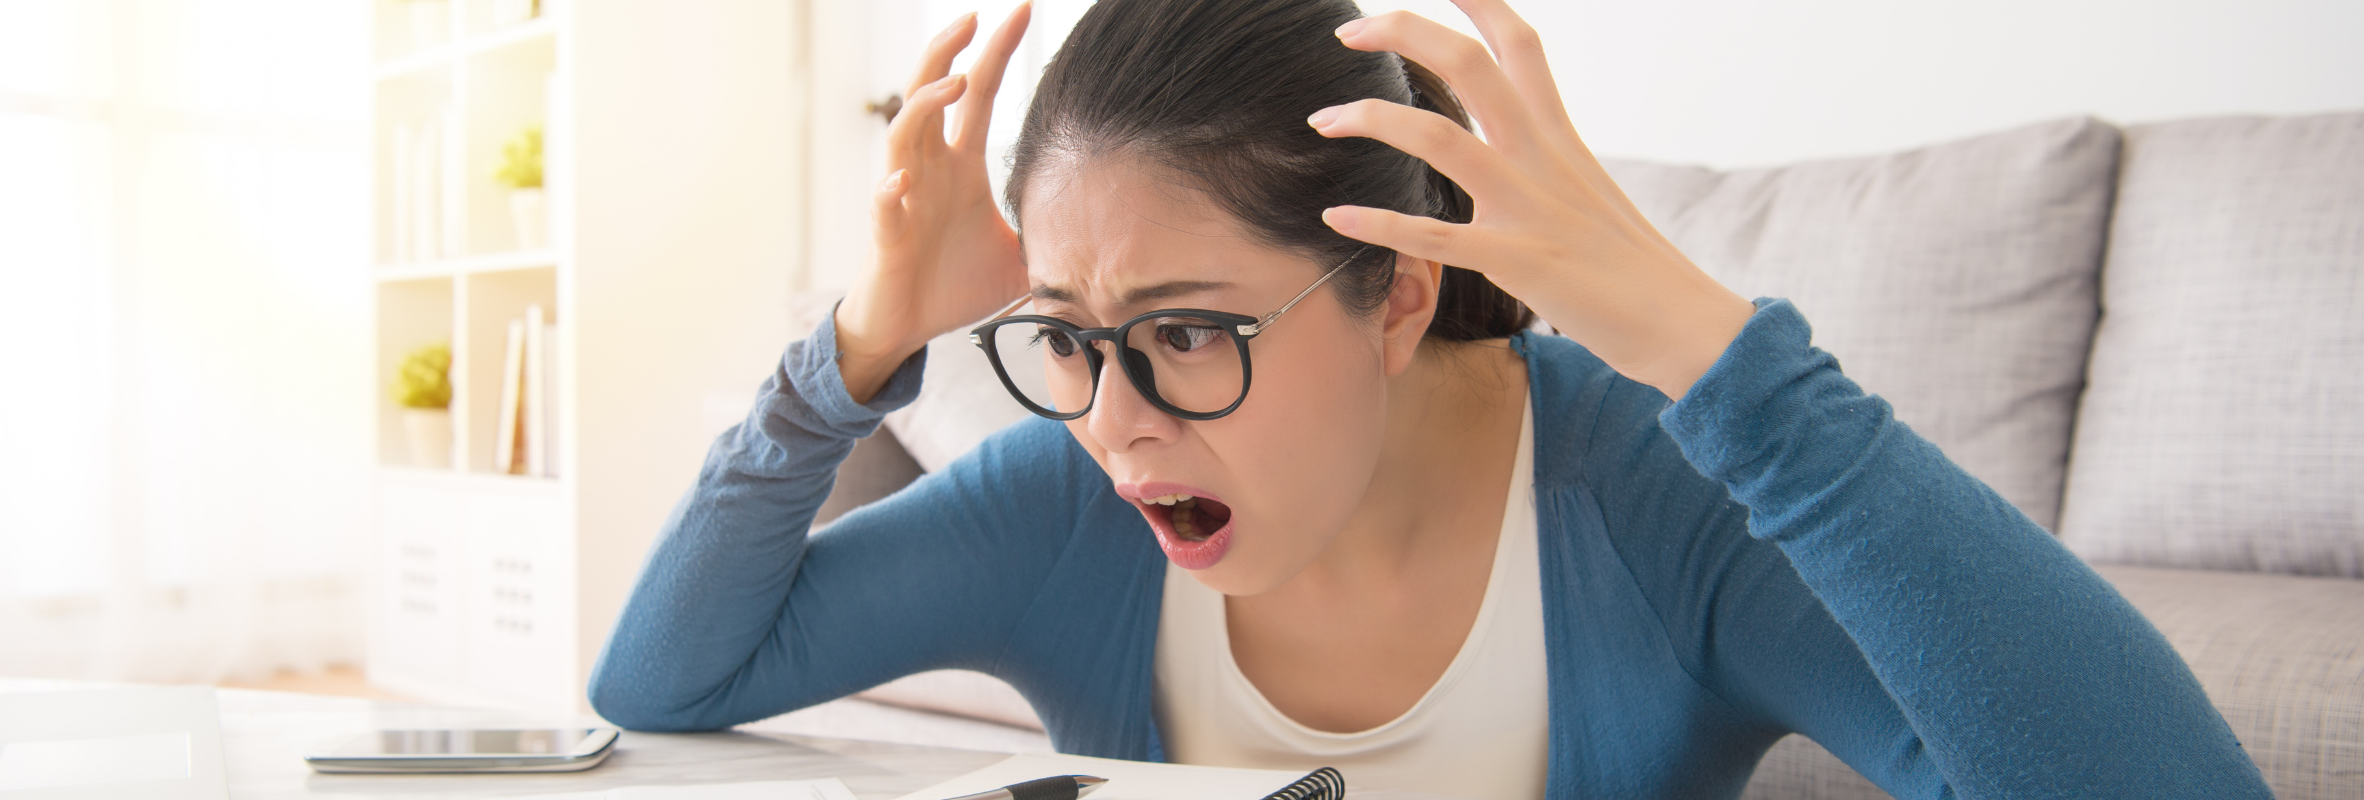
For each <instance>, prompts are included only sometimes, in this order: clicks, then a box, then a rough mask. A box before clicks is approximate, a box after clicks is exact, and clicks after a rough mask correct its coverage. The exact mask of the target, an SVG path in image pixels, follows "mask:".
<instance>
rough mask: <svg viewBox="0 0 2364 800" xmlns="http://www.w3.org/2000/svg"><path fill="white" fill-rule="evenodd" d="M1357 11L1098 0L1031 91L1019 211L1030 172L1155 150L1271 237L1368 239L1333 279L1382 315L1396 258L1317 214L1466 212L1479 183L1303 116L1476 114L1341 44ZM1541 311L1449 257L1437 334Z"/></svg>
mask: <svg viewBox="0 0 2364 800" xmlns="http://www.w3.org/2000/svg"><path fill="white" fill-rule="evenodd" d="M1361 16H1362V11H1361V10H1360V9H1358V8H1356V7H1355V4H1354V2H1353V0H1101V2H1099V3H1096V4H1094V5H1093V6H1092V8H1091V10H1089V11H1087V12H1085V14H1084V16H1083V19H1082V21H1080V22H1078V23H1077V24H1076V26H1075V30H1074V31H1073V32H1072V33H1069V34H1068V36H1067V42H1066V43H1065V44H1063V45H1060V47H1059V52H1058V54H1057V55H1055V56H1053V57H1052V59H1051V62H1050V65H1049V66H1048V67H1046V68H1045V69H1044V70H1043V76H1042V83H1041V84H1040V85H1039V86H1038V87H1037V88H1036V89H1035V93H1034V104H1033V106H1032V107H1030V108H1028V109H1027V111H1026V122H1025V125H1024V126H1023V127H1022V128H1020V129H1019V131H1018V142H1017V146H1016V147H1015V148H1014V150H1013V152H1012V156H1011V167H1012V169H1011V175H1010V180H1009V183H1008V184H1007V185H1006V186H1005V188H1004V191H1005V200H1006V201H1007V202H1008V204H1009V208H1010V213H1011V215H1012V216H1016V214H1017V211H1018V208H1019V205H1020V201H1022V200H1023V199H1024V196H1025V191H1026V185H1027V179H1028V178H1029V177H1031V176H1033V175H1035V174H1037V173H1039V172H1041V171H1042V170H1044V169H1046V168H1051V167H1056V166H1060V165H1072V164H1080V163H1082V162H1083V161H1085V160H1088V159H1091V158H1094V157H1098V156H1103V155H1109V154H1118V153H1122V154H1125V155H1130V156H1135V157H1140V158H1146V159H1148V160H1150V161H1151V162H1152V163H1155V164H1157V165H1159V166H1161V167H1163V168H1165V169H1168V170H1171V171H1172V172H1173V173H1174V174H1175V175H1177V176H1179V177H1180V178H1181V179H1182V180H1183V181H1184V182H1186V183H1187V184H1189V185H1191V186H1192V188H1195V189H1198V190H1200V191H1202V192H1204V193H1205V194H1206V195H1207V196H1208V197H1210V198H1212V199H1213V200H1214V201H1215V202H1216V203H1217V204H1219V205H1221V206H1222V207H1223V208H1224V210H1225V211H1227V212H1229V213H1230V214H1231V216H1232V217H1234V218H1236V219H1238V220H1240V221H1241V222H1242V223H1243V224H1245V225H1246V227H1247V228H1248V229H1249V230H1250V231H1252V232H1253V233H1254V235H1256V236H1257V238H1259V239H1261V240H1262V241H1264V242H1265V243H1266V244H1269V245H1272V246H1275V247H1280V248H1283V249H1287V250H1293V251H1296V252H1299V253H1303V254H1304V255H1306V256H1307V257H1309V258H1312V259H1315V260H1317V261H1321V262H1324V263H1332V264H1334V263H1337V262H1338V260H1340V259H1345V258H1348V257H1350V256H1353V255H1354V253H1355V252H1356V251H1357V250H1364V251H1365V252H1364V253H1363V254H1362V255H1361V256H1355V257H1354V264H1353V265H1351V266H1349V267H1347V268H1346V269H1345V270H1344V271H1341V272H1340V273H1338V277H1337V278H1336V279H1334V280H1332V281H1331V283H1330V285H1331V286H1332V287H1335V289H1336V291H1337V292H1338V296H1339V298H1340V299H1341V300H1342V301H1343V302H1344V303H1345V304H1346V306H1347V308H1349V309H1351V310H1353V311H1355V312H1357V313H1363V314H1369V313H1374V312H1376V311H1377V310H1378V309H1379V308H1380V306H1381V305H1383V304H1384V303H1385V302H1386V300H1387V295H1388V293H1389V292H1390V291H1391V290H1392V289H1393V287H1394V281H1395V269H1394V263H1395V262H1394V256H1395V254H1394V253H1393V252H1391V251H1388V250H1386V249H1383V248H1377V247H1370V248H1368V249H1367V250H1366V249H1365V248H1366V246H1365V244H1364V243H1362V242H1359V241H1356V240H1353V239H1349V238H1347V237H1345V236H1341V235H1339V234H1338V232H1337V231H1334V230H1331V229H1330V227H1329V226H1328V225H1326V224H1323V223H1322V220H1321V212H1322V210H1323V209H1326V208H1329V207H1331V206H1339V205H1360V206H1369V207H1372V208H1384V209H1389V210H1393V211H1400V212H1403V213H1406V214H1413V215H1418V216H1427V217H1435V218H1437V219H1441V220H1445V221H1448V222H1468V221H1469V219H1470V214H1471V213H1472V211H1473V208H1472V204H1471V202H1470V199H1469V195H1468V194H1467V193H1465V192H1463V191H1462V190H1461V187H1459V186H1456V185H1454V183H1453V182H1452V181H1451V180H1449V179H1447V178H1445V176H1444V175H1443V174H1441V173H1438V172H1437V171H1436V170H1435V169H1433V168H1431V167H1429V166H1428V164H1427V163H1426V162H1423V161H1421V160H1419V159H1417V158H1413V157H1412V156H1410V155H1406V154H1405V153H1404V152H1403V151H1400V150H1397V149H1395V148H1393V147H1390V146H1388V145H1386V144H1382V143H1380V142H1378V141H1376V140H1373V139H1364V138H1343V139H1330V138H1327V137H1324V136H1322V135H1321V134H1318V133H1315V132H1314V130H1313V128H1312V127H1310V126H1308V125H1306V124H1305V118H1306V117H1307V116H1309V115H1311V114H1312V113H1313V112H1315V111H1317V110H1320V109H1322V108H1324V107H1327V106H1333V105H1339V104H1342V103H1349V102H1353V101H1355V100H1361V99H1364V98H1371V97H1376V98H1380V99H1383V100H1390V101H1394V102H1398V103H1404V104H1408V105H1414V106H1417V107H1419V108H1424V109H1428V110H1430V111H1434V112H1436V113H1438V114H1442V115H1444V116H1445V117H1446V118H1448V119H1451V120H1453V121H1454V122H1456V123H1459V124H1460V125H1461V127H1463V128H1467V127H1469V117H1468V114H1467V113H1466V112H1464V111H1463V110H1462V108H1461V103H1460V101H1459V100H1458V99H1456V98H1455V97H1454V96H1453V92H1452V90H1451V89H1450V88H1448V87H1447V86H1446V85H1445V82H1444V81H1443V80H1442V79H1440V78H1438V77H1437V76H1436V75H1435V74H1434V73H1431V72H1429V71H1428V70H1426V69H1424V68H1422V67H1420V66H1419V65H1418V64H1415V63H1413V62H1410V61H1406V60H1404V59H1402V58H1399V57H1397V56H1396V55H1395V54H1393V53H1366V52H1362V51H1359V50H1354V49H1351V48H1348V47H1346V46H1345V45H1343V44H1340V43H1339V42H1338V39H1337V36H1336V34H1335V33H1333V31H1335V30H1336V29H1337V27H1338V26H1340V25H1344V24H1346V23H1347V22H1348V21H1350V20H1353V19H1356V18H1358V17H1361ZM1534 321H1535V315H1534V313H1533V312H1531V311H1528V310H1527V307H1526V306H1525V305H1524V304H1521V303H1520V302H1519V301H1518V300H1517V299H1516V298H1513V297H1511V296H1510V294H1509V293H1507V292H1504V291H1502V290H1501V289H1500V288H1498V287H1496V286H1495V285H1494V284H1493V282H1492V281H1489V280H1486V276H1484V275H1481V274H1478V273H1476V272H1473V271H1470V270H1465V269H1461V268H1459V267H1450V266H1448V267H1446V268H1445V276H1444V284H1443V286H1441V287H1440V288H1439V296H1438V298H1437V313H1436V318H1435V320H1434V321H1432V322H1430V323H1429V326H1428V333H1427V335H1428V336H1429V337H1431V338H1436V339H1443V340H1448V341H1467V340H1471V339H1487V338H1495V337H1502V336H1509V335H1511V334H1513V333H1517V332H1518V331H1520V330H1522V329H1524V328H1526V327H1528V326H1529V325H1531V324H1533V323H1534Z"/></svg>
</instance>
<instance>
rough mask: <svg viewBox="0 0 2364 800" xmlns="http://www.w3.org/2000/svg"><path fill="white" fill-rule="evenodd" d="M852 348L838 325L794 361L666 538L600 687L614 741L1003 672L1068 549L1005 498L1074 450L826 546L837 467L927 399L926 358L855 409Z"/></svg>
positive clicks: (974, 465) (594, 695)
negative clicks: (616, 731)
mask: <svg viewBox="0 0 2364 800" xmlns="http://www.w3.org/2000/svg"><path fill="white" fill-rule="evenodd" d="M835 345H836V342H835V329H834V326H832V325H827V324H824V325H822V326H820V329H819V330H817V331H815V332H814V333H813V335H812V336H811V337H809V338H807V339H805V340H803V341H800V342H796V343H794V344H792V345H790V346H789V348H788V350H787V353H786V355H785V356H784V357H783V358H782V359H781V361H780V365H779V367H778V369H777V370H776V371H775V372H774V374H773V375H772V376H771V377H770V378H769V379H768V380H767V381H766V382H765V384H764V386H763V389H762V391H761V393H760V395H759V399H758V401H757V403H756V406H755V408H754V409H753V411H751V412H750V414H749V415H748V417H747V419H746V420H745V421H743V422H741V423H740V424H739V425H737V426H735V427H733V428H732V429H731V430H729V431H727V432H725V433H723V434H722V436H721V437H720V438H719V439H718V440H717V441H716V442H715V443H714V445H713V447H712V448H711V449H710V450H709V451H708V453H707V456H706V462H705V465H704V466H703V467H702V468H701V469H700V470H699V473H698V478H697V482H696V484H695V485H693V486H692V488H691V489H690V491H689V493H688V495H687V496H685V497H683V498H682V500H681V501H680V503H679V504H678V505H677V506H676V507H675V508H674V509H673V512H672V514H671V515H670V516H669V517H668V518H667V520H666V522H665V526H664V529H663V531H662V533H661V535H660V537H659V539H658V541H657V544H656V545H655V547H654V549H653V550H652V551H651V552H650V554H649V557H648V561H647V563H646V564H645V566H644V567H643V568H642V571H641V574H640V578H639V581H638V583H637V584H635V586H634V587H633V590H632V594H631V596H630V598H629V599H628V600H627V601H626V602H625V605H624V609H623V612H622V614H621V616H620V618H619V619H618V621H617V624H616V628H615V631H614V633H613V634H612V635H611V637H610V638H609V640H608V643H607V647H606V649H605V650H604V651H603V652H602V653H601V654H600V657H599V661H598V664H597V665H596V667H595V668H594V669H593V672H592V675H591V682H590V700H591V704H592V707H593V708H594V709H596V710H597V711H598V712H599V714H600V715H601V716H603V717H605V718H607V719H608V720H609V721H611V722H614V723H616V724H618V725H622V726H624V727H627V728H633V729H636V730H657V731H678V730H706V729H714V728H721V727H727V726H730V725H734V724H738V723H742V722H748V721H752V720H756V719H762V718H764V717H768V716H771V715H774V714H779V713H782V712H786V711H791V710H795V709H797V708H802V707H805V706H809V705H813V704H816V703H821V702H826V701H828V700H832V699H835V698H838V697H841V696H844V695H846V694H850V693H853V692H857V691H861V690H863V689H866V688H869V687H871V686H875V685H877V684H879V683H882V682H885V681H888V680H892V679H894V678H897V677H901V676H903V675H907V674H910V673H913V672H919V671H923V670H927V669H937V668H972V669H983V670H986V671H991V667H992V663H991V661H992V659H994V658H995V657H997V656H998V654H1000V653H1001V652H1002V649H1003V647H1004V645H1005V643H1006V641H1007V640H1008V638H1009V637H1010V635H1011V633H1012V631H1013V630H1014V629H1015V628H1016V626H1017V625H1018V623H1019V619H1020V617H1021V616H1022V615H1023V613H1024V611H1025V610H1026V608H1027V606H1028V604H1029V603H1030V602H1031V601H1032V592H1033V591H1034V588H1035V587H1039V586H1041V585H1042V584H1043V582H1044V579H1043V575H1042V573H1044V572H1046V571H1047V570H1048V567H1049V563H1048V562H1049V561H1050V559H1049V558H1045V557H1039V555H1040V553H1041V552H1042V551H1043V550H1044V548H1045V547H1046V546H1047V547H1056V546H1057V543H1056V542H1049V543H1046V542H1035V541H1029V540H1026V539H1025V534H1024V533H1023V532H1015V531H1021V529H1026V528H1027V527H1028V526H1024V525H1019V524H1016V523H1015V520H1017V519H1018V518H1020V517H1021V516H1024V515H1030V518H1032V519H1034V520H1036V521H1037V522H1038V523H1039V521H1040V520H1041V518H1042V515H1043V514H1044V513H1045V512H1046V511H1049V510H1053V509H1056V508H1058V507H1060V506H1061V505H1062V503H1061V502H1060V498H1050V500H1051V502H1050V503H1049V504H1048V505H1047V506H1037V507H1032V508H1025V509H1021V508H1019V507H1017V506H1018V502H1017V497H1016V495H1017V494H1019V493H1017V492H1012V491H1010V490H1009V489H1008V488H1007V487H1004V486H1002V485H999V484H998V483H996V481H997V480H1000V479H1001V478H1002V476H1015V478H1017V479H1024V478H1027V477H1029V476H1030V475H1031V474H1032V473H1039V472H1041V471H1043V470H1045V469H1051V470H1056V469H1060V468H1062V465H1063V464H1065V463H1066V461H1068V459H1061V458H1056V457H1051V458H1044V457H1038V456H1039V454H1034V453H1030V452H1027V451H1028V449H1029V448H1035V449H1040V448H1041V447H1045V446H1048V444H1055V443H1056V440H1054V439H1051V438H1049V437H1046V436H1042V435H1040V433H1039V432H1031V428H1028V429H1027V431H1018V433H1025V434H1028V435H1022V436H1016V437H1013V436H1011V435H997V436H996V437H995V438H994V439H992V440H989V441H988V442H987V443H986V444H985V445H984V446H982V447H980V448H979V450H978V452H975V453H972V454H970V456H968V457H965V458H964V459H962V460H961V462H959V463H956V464H955V465H954V467H952V468H948V469H946V470H945V471H943V472H939V473H934V474H930V475H927V476H924V477H922V478H921V479H920V480H918V481H917V482H915V483H913V484H912V485H911V486H908V487H906V488H905V489H903V490H902V491H900V492H897V493H896V494H895V495H893V496H890V497H888V498H886V499H884V500H881V501H878V502H875V503H872V504H870V505H867V506H864V507H862V508H860V509H856V510H855V511H853V512H851V513H848V514H846V515H845V516H843V517H840V518H838V519H837V520H836V521H835V522H832V523H831V524H830V525H829V526H828V527H827V528H825V529H823V530H821V531H819V532H814V533H810V534H809V535H808V532H807V528H808V527H809V526H810V525H811V523H812V520H813V515H814V513H815V512H816V511H817V510H818V509H819V508H820V505H821V502H822V500H823V499H825V498H826V497H827V496H828V494H829V491H830V488H831V486H832V484H833V483H834V481H835V477H836V471H837V467H838V464H839V463H840V462H842V461H843V460H844V459H845V457H846V454H847V453H849V452H850V451H851V450H852V448H853V445H854V442H855V440H857V439H860V438H861V437H864V436H867V435H869V434H870V433H871V432H872V431H874V430H876V429H877V427H878V424H879V422H880V420H881V418H883V417H884V416H885V414H886V413H888V412H889V411H892V410H894V409H895V408H898V407H900V406H902V405H905V404H907V403H909V402H910V401H911V399H912V398H913V397H914V396H916V395H917V393H918V390H919V383H920V380H921V374H922V372H923V370H924V367H925V363H926V353H925V352H924V351H923V352H921V353H918V354H914V355H913V356H912V357H911V359H910V360H909V361H906V362H905V363H904V364H902V365H901V366H900V367H899V368H898V369H897V371H896V372H895V374H894V375H893V376H892V377H891V378H890V379H889V380H888V382H887V384H886V387H885V388H884V389H883V390H881V391H880V392H879V394H878V396H877V397H876V398H874V399H872V400H871V401H870V402H868V403H856V402H854V401H853V399H852V398H851V397H850V396H848V394H847V391H846V389H845V386H844V384H843V383H842V379H841V377H840V375H839V372H838V369H837V364H836V361H835V350H836V346H835ZM1020 428H1027V426H1020ZM1054 430H1055V427H1054ZM1005 433H1009V432H1005ZM1003 462H1011V463H1003ZM1037 499H1043V498H1037ZM1033 528H1034V529H1038V530H1056V527H1055V526H1048V525H1040V524H1037V525H1035V526H1033ZM1036 538H1040V537H1039V536H1037V537H1036Z"/></svg>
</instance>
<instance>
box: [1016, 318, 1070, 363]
mask: <svg viewBox="0 0 2364 800" xmlns="http://www.w3.org/2000/svg"><path fill="white" fill-rule="evenodd" d="M1043 344H1048V345H1050V346H1051V352H1052V353H1053V354H1055V355H1057V356H1058V357H1060V358H1066V357H1068V356H1072V355H1075V337H1073V336H1069V335H1067V332H1066V331H1063V330H1059V329H1058V328H1053V327H1051V326H1049V325H1044V326H1041V327H1038V328H1035V329H1034V337H1033V338H1031V339H1028V340H1027V342H1026V345H1027V346H1028V347H1033V346H1036V345H1043Z"/></svg>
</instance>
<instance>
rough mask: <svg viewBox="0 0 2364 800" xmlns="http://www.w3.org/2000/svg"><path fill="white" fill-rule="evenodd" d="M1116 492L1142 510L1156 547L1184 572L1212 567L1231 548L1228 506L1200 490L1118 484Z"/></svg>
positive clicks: (1154, 485) (1183, 487)
mask: <svg viewBox="0 0 2364 800" xmlns="http://www.w3.org/2000/svg"><path fill="white" fill-rule="evenodd" d="M1116 493H1117V494H1118V495H1119V496H1122V497H1124V498H1125V499H1127V500H1130V501H1132V503H1133V505H1134V506H1135V507H1137V508H1139V509H1140V510H1141V516H1142V517H1143V518H1146V519H1147V520H1149V527H1150V528H1151V529H1152V530H1155V531H1156V532H1157V544H1158V547H1159V548H1161V549H1163V550H1165V551H1166V557H1167V558H1169V559H1172V560H1173V562H1174V564H1175V565H1177V566H1180V567H1182V568H1183V569H1190V570H1199V569H1206V568H1208V567H1212V566H1214V565H1215V563H1216V562H1218V561H1222V560H1223V555H1224V553H1226V552H1229V551H1230V549H1231V529H1232V525H1231V523H1232V513H1231V506H1229V505H1227V504H1225V503H1224V502H1223V501H1222V500H1220V499H1217V498H1215V497H1214V496H1212V495H1209V494H1207V492H1206V491H1205V490H1203V489H1198V488H1196V487H1191V486H1185V485H1182V484H1176V483H1163V482H1154V483H1141V484H1129V483H1121V484H1117V486H1116Z"/></svg>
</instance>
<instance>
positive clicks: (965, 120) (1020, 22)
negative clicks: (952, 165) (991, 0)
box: [952, 2, 1034, 150]
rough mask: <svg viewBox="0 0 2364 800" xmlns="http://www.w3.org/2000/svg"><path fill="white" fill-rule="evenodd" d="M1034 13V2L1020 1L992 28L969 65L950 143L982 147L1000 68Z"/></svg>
mask: <svg viewBox="0 0 2364 800" xmlns="http://www.w3.org/2000/svg"><path fill="white" fill-rule="evenodd" d="M1033 17H1034V4H1033V3H1031V2H1026V3H1019V4H1018V8H1017V9H1016V10H1013V11H1011V12H1010V16H1009V18H1008V19H1005V20H1003V21H1002V23H1001V27H999V28H995V29H993V38H992V39H989V40H987V41H986V42H985V51H984V52H982V53H978V54H977V63H976V64H975V65H974V66H971V67H970V68H969V91H968V94H966V95H963V96H962V97H961V99H960V129H959V131H958V132H957V133H954V134H953V136H952V142H953V146H955V147H959V148H962V149H964V150H967V149H973V150H982V149H983V148H984V146H985V129H986V127H987V126H989V125H991V124H992V122H993V97H994V95H995V94H998V93H999V92H1000V91H1001V77H1002V72H1003V71H1004V69H1006V68H1007V67H1008V66H1009V64H1010V54H1011V53H1013V52H1016V51H1017V49H1018V40H1020V39H1023V38H1025V37H1026V24H1027V22H1028V21H1029V20H1031V19H1033Z"/></svg>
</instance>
